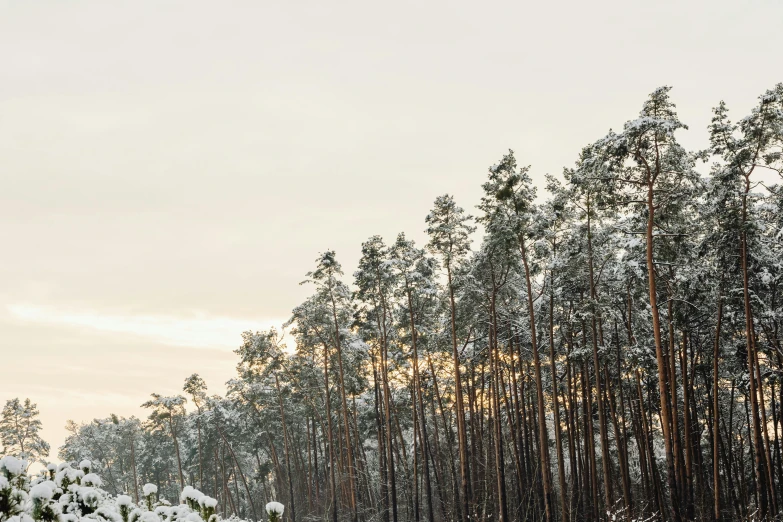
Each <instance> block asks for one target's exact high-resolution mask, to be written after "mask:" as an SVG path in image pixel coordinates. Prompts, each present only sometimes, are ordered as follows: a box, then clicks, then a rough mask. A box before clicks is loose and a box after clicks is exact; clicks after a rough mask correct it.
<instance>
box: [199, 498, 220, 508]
mask: <svg viewBox="0 0 783 522" xmlns="http://www.w3.org/2000/svg"><path fill="white" fill-rule="evenodd" d="M198 503H199V505H201V506H204V507H206V508H214V507H216V506H217V500H215V499H214V498H212V497H208V496H206V495H204V496H203V497H201V498H199V499H198Z"/></svg>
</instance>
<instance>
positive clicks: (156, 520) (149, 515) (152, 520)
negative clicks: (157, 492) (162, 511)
mask: <svg viewBox="0 0 783 522" xmlns="http://www.w3.org/2000/svg"><path fill="white" fill-rule="evenodd" d="M139 520H140V522H160V517H159V516H158V515H156V514H155V513H154V512H152V511H145V512H144V513H142V514H141V517H140V518H139Z"/></svg>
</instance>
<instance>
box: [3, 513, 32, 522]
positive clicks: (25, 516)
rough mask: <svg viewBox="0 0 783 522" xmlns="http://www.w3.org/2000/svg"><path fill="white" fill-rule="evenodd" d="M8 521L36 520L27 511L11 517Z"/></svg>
mask: <svg viewBox="0 0 783 522" xmlns="http://www.w3.org/2000/svg"><path fill="white" fill-rule="evenodd" d="M8 522H35V521H34V520H33V518H32V517H31V516H30V515H28V514H27V513H22V514H21V515H17V516H15V517H11V518H9V519H8Z"/></svg>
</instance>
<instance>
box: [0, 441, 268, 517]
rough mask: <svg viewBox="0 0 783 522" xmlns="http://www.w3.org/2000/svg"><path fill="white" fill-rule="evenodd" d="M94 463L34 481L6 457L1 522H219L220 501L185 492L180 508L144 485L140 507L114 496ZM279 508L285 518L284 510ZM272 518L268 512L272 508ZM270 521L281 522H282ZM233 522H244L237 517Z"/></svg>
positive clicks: (50, 470)
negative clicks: (104, 485) (92, 468)
mask: <svg viewBox="0 0 783 522" xmlns="http://www.w3.org/2000/svg"><path fill="white" fill-rule="evenodd" d="M91 467H92V466H91V463H90V461H87V460H84V461H82V462H80V463H79V466H78V468H74V467H72V466H71V465H70V464H61V465H59V466H54V465H52V464H50V465H48V466H47V467H46V469H45V470H42V471H41V472H40V474H39V475H37V476H33V477H30V476H29V475H28V473H27V462H25V461H23V460H19V459H17V458H15V457H11V456H7V457H3V458H2V459H0V522H219V520H220V517H219V516H218V515H217V512H216V507H217V500H215V499H214V498H212V497H208V496H206V495H204V494H203V493H202V492H201V491H199V490H197V489H195V488H193V487H192V486H186V487H185V488H183V490H182V493H181V495H180V498H179V501H180V504H178V505H174V506H172V505H171V504H170V503H169V502H168V501H166V500H164V499H158V498H157V493H158V488H157V486H156V485H155V484H144V486H143V487H142V492H143V498H142V499H140V502H139V504H138V505H137V504H136V503H134V502H133V499H132V498H131V496H129V495H117V496H112V495H110V494H109V493H108V492H107V491H105V490H103V489H101V485H102V481H101V478H100V477H99V476H98V475H96V474H95V473H92V472H91ZM272 504H276V505H277V506H279V513H280V515H282V512H283V506H282V504H277V503H276V502H273V503H271V504H270V506H271V505H272ZM267 511H268V512H269V506H267ZM269 513H270V515H269V516H270V520H273V521H275V522H278V521H279V520H280V518H279V517H278V518H272V514H271V512H269ZM231 520H232V522H245V521H243V520H239V519H237V518H236V517H232V518H231Z"/></svg>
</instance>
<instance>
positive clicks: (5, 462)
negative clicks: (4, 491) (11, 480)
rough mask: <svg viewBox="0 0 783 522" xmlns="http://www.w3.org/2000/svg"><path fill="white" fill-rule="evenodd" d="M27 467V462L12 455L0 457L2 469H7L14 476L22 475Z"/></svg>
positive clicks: (0, 467)
mask: <svg viewBox="0 0 783 522" xmlns="http://www.w3.org/2000/svg"><path fill="white" fill-rule="evenodd" d="M26 467H27V462H25V461H23V460H19V459H17V458H16V457H12V456H10V455H7V456H5V457H3V458H2V459H0V469H5V470H6V471H8V473H10V474H11V475H12V476H14V477H17V476H19V475H21V474H22V472H23V471H24V470H25V468H26Z"/></svg>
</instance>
